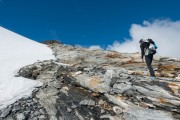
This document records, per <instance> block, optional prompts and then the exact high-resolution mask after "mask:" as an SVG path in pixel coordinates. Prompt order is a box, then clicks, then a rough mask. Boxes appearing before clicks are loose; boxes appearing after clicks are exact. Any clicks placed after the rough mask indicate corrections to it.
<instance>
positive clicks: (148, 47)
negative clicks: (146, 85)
mask: <svg viewBox="0 0 180 120" xmlns="http://www.w3.org/2000/svg"><path fill="white" fill-rule="evenodd" d="M139 43H140V48H141V58H142V62H144V57H145V61H146V65H147V67H148V69H149V73H150V79H151V80H155V79H156V77H155V74H154V70H153V68H152V66H151V64H152V60H153V55H154V54H155V53H156V50H155V49H157V46H156V44H155V42H154V41H153V40H152V39H149V38H148V39H141V40H140V41H139Z"/></svg>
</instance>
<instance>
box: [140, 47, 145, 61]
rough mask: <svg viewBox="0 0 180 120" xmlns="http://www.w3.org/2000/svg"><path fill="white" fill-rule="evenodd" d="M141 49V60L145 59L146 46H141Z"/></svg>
mask: <svg viewBox="0 0 180 120" xmlns="http://www.w3.org/2000/svg"><path fill="white" fill-rule="evenodd" d="M140 48H141V59H143V58H144V54H145V53H144V46H143V44H141V45H140Z"/></svg>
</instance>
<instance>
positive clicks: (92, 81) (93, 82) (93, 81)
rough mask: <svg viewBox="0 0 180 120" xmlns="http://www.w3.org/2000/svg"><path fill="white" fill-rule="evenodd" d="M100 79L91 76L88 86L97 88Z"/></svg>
mask: <svg viewBox="0 0 180 120" xmlns="http://www.w3.org/2000/svg"><path fill="white" fill-rule="evenodd" d="M100 82H101V79H100V78H99V77H96V76H95V77H92V78H91V79H90V81H89V85H90V87H93V88H97V87H98V84H100Z"/></svg>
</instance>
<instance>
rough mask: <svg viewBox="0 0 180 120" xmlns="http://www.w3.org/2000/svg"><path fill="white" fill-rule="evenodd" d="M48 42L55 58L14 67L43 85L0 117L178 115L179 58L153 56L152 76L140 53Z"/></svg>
mask: <svg viewBox="0 0 180 120" xmlns="http://www.w3.org/2000/svg"><path fill="white" fill-rule="evenodd" d="M49 47H51V49H52V50H53V52H54V55H55V56H56V58H57V59H56V60H55V61H52V60H50V61H41V62H37V63H34V64H32V65H28V66H25V67H23V68H22V69H20V70H19V73H18V76H22V77H26V78H29V79H33V80H38V81H41V82H42V83H43V86H41V87H39V88H36V89H34V91H33V93H32V96H28V97H24V98H22V99H19V100H17V101H16V102H15V103H14V104H12V105H10V106H8V107H7V108H4V109H3V110H0V120H180V79H179V77H180V75H179V74H180V61H179V60H178V59H173V58H165V57H164V58H161V57H158V56H156V57H155V60H154V61H153V68H154V69H155V73H156V75H157V76H158V77H157V80H156V81H151V80H149V77H148V76H149V75H148V70H147V68H146V65H145V63H141V59H140V55H139V53H134V54H128V53H118V52H114V51H102V50H89V49H84V48H79V47H73V46H68V45H62V44H51V45H49ZM18 76H17V77H18Z"/></svg>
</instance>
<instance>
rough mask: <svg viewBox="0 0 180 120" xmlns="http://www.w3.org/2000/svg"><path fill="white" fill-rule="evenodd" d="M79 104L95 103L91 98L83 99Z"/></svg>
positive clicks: (90, 104) (91, 104)
mask: <svg viewBox="0 0 180 120" xmlns="http://www.w3.org/2000/svg"><path fill="white" fill-rule="evenodd" d="M79 104H80V105H89V106H95V104H96V103H95V102H94V101H93V100H83V101H81V102H80V103H79Z"/></svg>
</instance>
